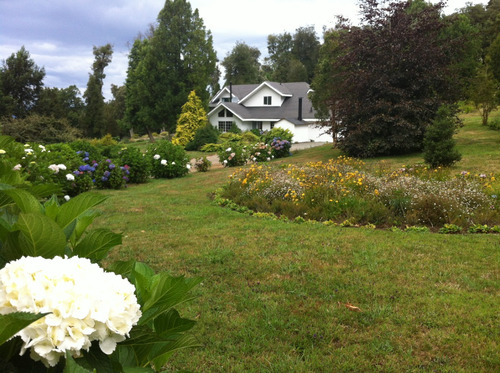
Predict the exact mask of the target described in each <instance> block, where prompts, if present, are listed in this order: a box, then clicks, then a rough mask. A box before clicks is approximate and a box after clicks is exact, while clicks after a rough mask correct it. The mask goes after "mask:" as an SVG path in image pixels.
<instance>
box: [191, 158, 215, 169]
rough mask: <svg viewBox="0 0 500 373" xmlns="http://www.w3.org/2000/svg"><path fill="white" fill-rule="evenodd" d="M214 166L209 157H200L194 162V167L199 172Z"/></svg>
mask: <svg viewBox="0 0 500 373" xmlns="http://www.w3.org/2000/svg"><path fill="white" fill-rule="evenodd" d="M211 166H212V162H210V161H209V160H208V159H207V157H200V158H197V159H196V162H195V164H194V168H195V169H196V171H198V172H207V171H208V170H209V169H210V167H211Z"/></svg>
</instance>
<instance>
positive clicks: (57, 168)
mask: <svg viewBox="0 0 500 373" xmlns="http://www.w3.org/2000/svg"><path fill="white" fill-rule="evenodd" d="M47 168H48V169H50V170H52V171H54V173H55V174H57V173H59V166H58V165H56V164H51V165H50V166H49V167H47Z"/></svg>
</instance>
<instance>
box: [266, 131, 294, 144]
mask: <svg viewBox="0 0 500 373" xmlns="http://www.w3.org/2000/svg"><path fill="white" fill-rule="evenodd" d="M261 137H262V141H263V142H265V143H266V144H270V143H271V142H272V141H273V140H274V139H275V138H280V139H281V140H286V141H289V142H290V143H291V142H292V139H293V133H292V132H291V131H290V130H287V129H283V128H279V127H274V128H273V129H272V130H270V131H267V132H264V133H263V134H262V136H261Z"/></svg>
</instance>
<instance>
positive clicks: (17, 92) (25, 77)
mask: <svg viewBox="0 0 500 373" xmlns="http://www.w3.org/2000/svg"><path fill="white" fill-rule="evenodd" d="M44 77H45V69H44V68H43V67H42V68H40V67H38V66H37V65H36V64H35V61H33V59H31V58H30V54H29V52H28V51H27V50H26V49H25V48H24V46H23V47H21V49H20V50H19V51H18V52H17V53H15V54H14V53H12V55H11V56H10V57H9V58H7V60H5V61H2V66H1V67H0V91H1V94H0V100H1V102H0V117H2V116H16V117H19V118H23V117H26V116H27V115H28V114H29V112H30V110H32V109H33V107H34V106H35V104H36V102H37V100H38V97H39V95H40V92H41V90H42V87H43V78H44Z"/></svg>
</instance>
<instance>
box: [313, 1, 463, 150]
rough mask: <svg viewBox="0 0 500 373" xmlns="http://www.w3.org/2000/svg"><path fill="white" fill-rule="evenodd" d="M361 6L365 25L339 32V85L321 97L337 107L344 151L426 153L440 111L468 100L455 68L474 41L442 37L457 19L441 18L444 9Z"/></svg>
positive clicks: (409, 4)
mask: <svg viewBox="0 0 500 373" xmlns="http://www.w3.org/2000/svg"><path fill="white" fill-rule="evenodd" d="M361 6H362V15H363V17H362V22H363V24H362V26H361V27H352V26H349V25H348V24H343V25H342V26H341V27H340V32H339V39H338V42H339V50H340V53H339V54H338V55H337V56H335V59H334V62H333V64H334V65H333V66H332V67H331V68H330V69H329V71H332V72H333V73H334V74H339V75H338V76H335V77H334V80H336V81H338V83H339V86H338V87H337V88H335V89H333V90H331V95H329V94H326V95H323V99H324V100H327V102H330V103H335V110H336V114H337V116H338V119H339V121H340V122H341V126H342V127H341V129H340V130H341V135H342V140H341V142H340V144H339V145H340V147H341V148H342V149H343V150H344V151H346V152H347V153H348V154H349V155H353V156H362V157H366V156H376V155H384V154H401V153H408V152H412V151H415V150H420V149H421V148H422V142H423V137H424V133H425V130H426V127H427V125H428V124H429V123H430V122H431V121H432V120H433V119H434V117H435V115H436V113H437V110H438V108H439V107H440V106H441V105H442V104H451V103H453V102H455V101H456V100H457V99H458V98H460V97H462V92H463V87H462V86H461V82H460V80H459V79H457V76H458V74H459V72H460V71H459V69H458V68H454V67H455V66H456V65H457V62H458V60H460V59H461V58H463V55H464V52H463V51H464V46H465V45H466V44H467V43H468V42H469V39H467V37H469V38H470V36H467V35H459V37H454V38H451V37H450V35H451V34H452V33H447V32H444V31H445V30H446V28H447V27H448V26H449V22H452V20H446V21H445V20H443V18H442V17H441V14H442V9H443V7H444V3H442V2H439V3H437V4H434V5H432V4H428V3H426V2H425V1H423V0H408V1H403V2H394V3H390V4H389V5H387V6H386V7H384V8H380V7H379V6H378V1H377V0H364V1H362V3H361ZM452 67H453V68H452Z"/></svg>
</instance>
